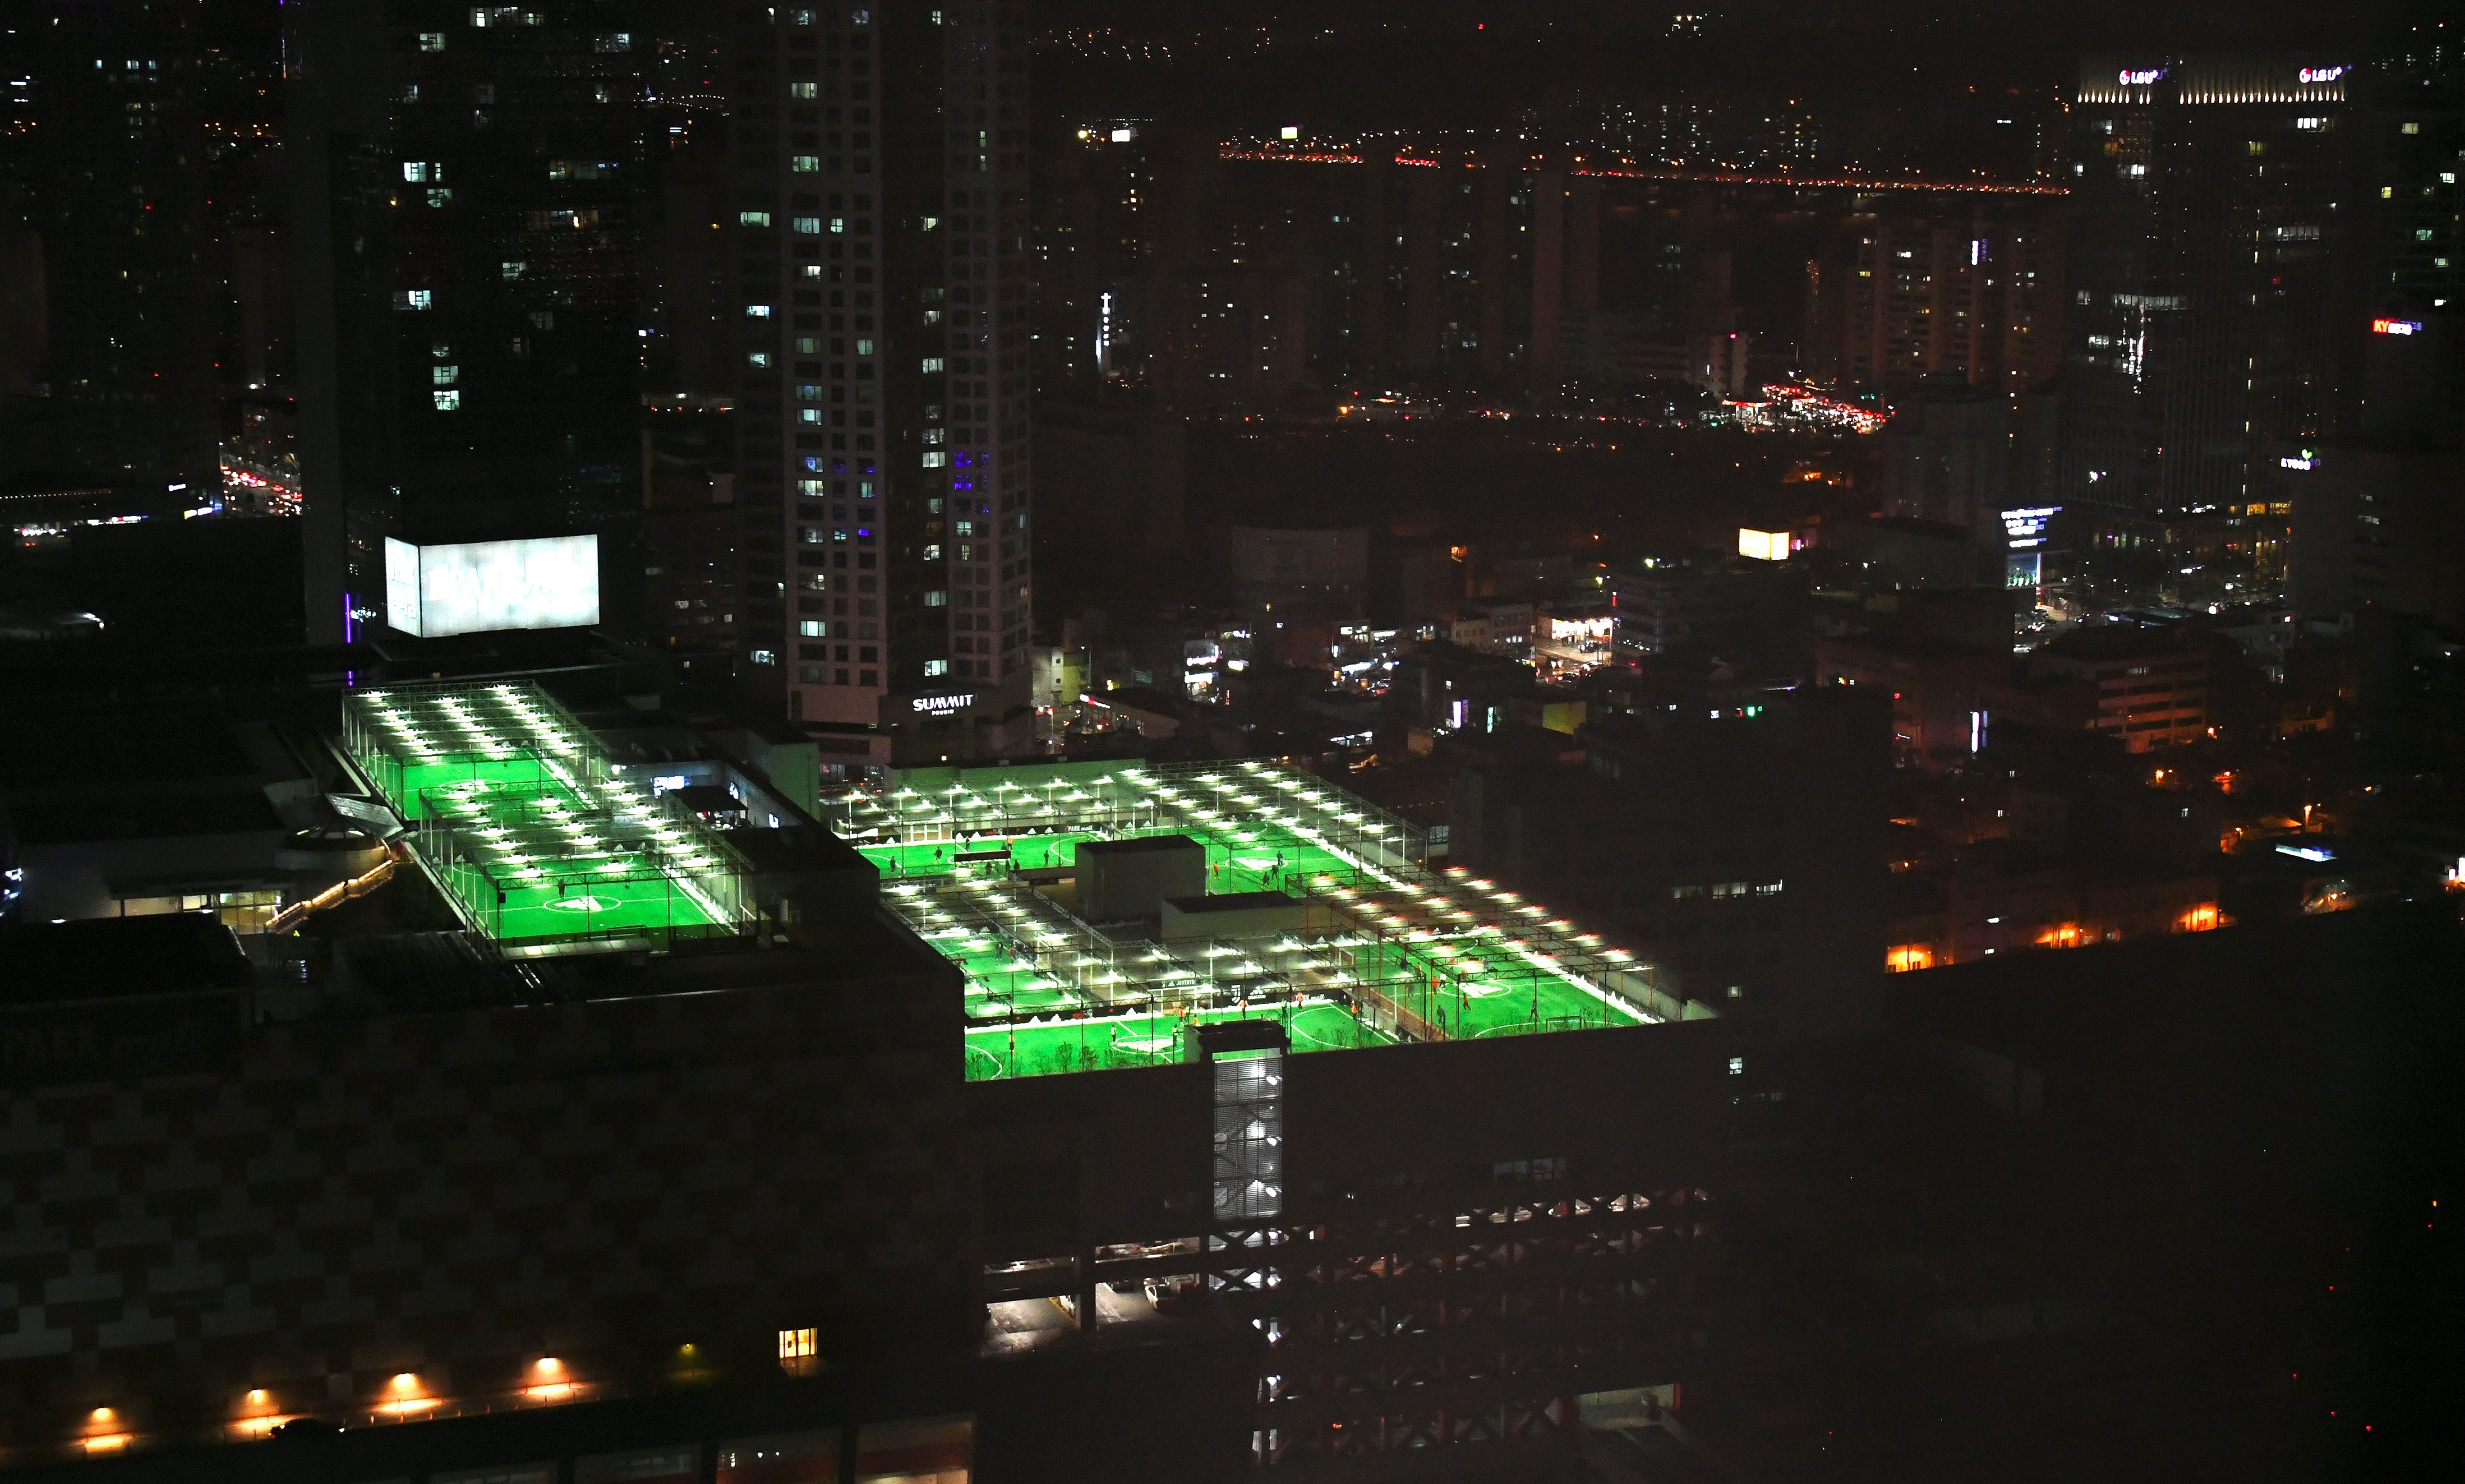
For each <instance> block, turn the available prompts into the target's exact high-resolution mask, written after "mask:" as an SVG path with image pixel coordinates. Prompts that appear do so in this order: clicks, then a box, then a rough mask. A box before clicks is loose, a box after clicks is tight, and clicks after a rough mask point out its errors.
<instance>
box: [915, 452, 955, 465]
mask: <svg viewBox="0 0 2465 1484" xmlns="http://www.w3.org/2000/svg"><path fill="white" fill-rule="evenodd" d="M949 459H950V455H949V454H944V453H943V452H942V451H941V450H939V449H934V450H932V451H930V452H928V453H927V454H925V455H924V462H923V465H922V467H924V468H926V469H940V468H942V467H944V465H946V464H947V463H948V462H949Z"/></svg>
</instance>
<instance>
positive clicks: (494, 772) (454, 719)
mask: <svg viewBox="0 0 2465 1484" xmlns="http://www.w3.org/2000/svg"><path fill="white" fill-rule="evenodd" d="M343 735H344V743H345V745H346V746H348V747H349V749H350V752H351V755H352V757H353V758H354V760H356V761H357V762H358V764H360V767H361V769H362V771H364V772H365V773H366V774H367V776H368V779H369V781H370V782H371V783H373V784H374V785H375V786H376V788H377V791H378V792H379V793H381V794H382V795H384V797H385V800H386V802H387V803H388V804H389V805H391V806H392V807H393V808H394V810H395V811H396V812H397V813H399V814H400V815H401V816H402V817H403V820H404V821H405V822H406V823H407V824H409V825H411V827H412V829H413V831H414V836H413V843H412V853H413V855H414V856H415V857H416V858H417V859H418V861H419V863H420V866H421V868H422V869H423V870H424V871H426V872H427V874H428V875H430V876H431V877H432V878H433V879H434V880H435V882H436V883H437V885H438V886H439V887H441V888H442V889H443V890H444V891H445V893H446V894H447V896H449V897H451V898H452V899H453V901H454V902H455V906H456V908H457V909H458V910H459V911H460V912H461V913H462V915H463V917H464V918H465V919H467V920H468V921H469V922H470V923H471V925H472V926H474V927H476V928H477V929H478V930H479V931H481V932H483V933H485V934H487V935H488V936H489V937H490V938H493V939H495V940H497V941H499V942H501V943H504V944H507V945H508V946H514V947H524V948H531V949H540V950H547V949H553V948H555V947H556V946H558V945H561V944H571V943H575V942H581V941H648V942H650V943H652V944H654V945H656V946H666V945H667V944H669V943H671V942H673V941H675V940H676V939H677V938H679V937H685V938H692V937H714V936H722V935H732V934H735V933H737V932H740V931H742V930H743V923H744V919H745V912H744V905H743V902H744V886H743V883H744V866H743V863H742V861H741V860H740V859H739V858H738V857H737V855H736V853H735V852H734V851H733V850H732V849H730V848H729V847H728V846H727V845H726V844H725V843H724V842H722V840H720V839H719V838H718V837H717V835H715V834H714V833H712V832H711V831H708V830H706V829H704V828H703V827H701V826H700V824H699V823H697V822H695V821H694V820H692V819H691V818H689V817H688V816H686V815H684V814H682V813H680V812H678V811H677V810H675V809H672V808H669V807H667V806H666V805H665V804H663V803H662V802H660V800H659V799H658V798H657V797H656V796H655V795H654V794H653V792H652V791H651V789H650V787H649V786H648V785H647V784H646V783H637V782H635V781H633V780H631V779H628V778H626V777H623V776H621V775H619V774H618V773H617V772H616V771H615V769H614V768H613V767H611V765H610V763H609V760H608V756H607V754H606V752H605V751H604V750H602V749H601V747H600V746H599V744H598V742H597V740H596V739H595V738H593V737H592V736H591V734H590V732H589V730H588V728H587V727H585V726H583V725H582V723H581V722H579V721H577V720H574V719H573V717H572V716H571V715H570V714H569V713H567V712H566V710H565V708H563V707H562V706H559V705H558V704H557V703H556V702H555V701H554V700H552V699H550V698H548V696H547V694H546V693H545V692H544V691H542V690H541V689H540V688H539V687H538V686H536V685H534V684H531V683H529V682H527V681H524V682H516V683H506V684H459V683H447V684H442V685H436V684H431V685H407V686H388V687H384V688H381V689H374V690H365V691H354V692H351V693H350V694H349V695H348V696H347V697H346V698H344V709H343Z"/></svg>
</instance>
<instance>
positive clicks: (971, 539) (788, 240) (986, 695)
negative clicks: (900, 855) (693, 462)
mask: <svg viewBox="0 0 2465 1484" xmlns="http://www.w3.org/2000/svg"><path fill="white" fill-rule="evenodd" d="M1024 27H1025V19H1024V12H1023V11H1022V10H1021V8H1020V7H1018V6H1016V5H1010V4H1003V5H994V6H985V7H975V8H961V9H955V10H945V11H927V10H925V9H923V8H922V7H921V6H912V5H906V4H899V5H889V6H872V7H850V6H845V5H831V6H824V7H820V8H817V9H804V8H785V7H783V8H779V9H776V10H769V11H762V12H761V13H760V15H759V16H758V17H756V18H755V20H754V21H753V22H751V23H748V25H747V26H745V27H742V28H740V29H739V31H738V32H737V33H736V36H735V45H734V49H733V56H732V61H731V67H732V86H731V89H730V91H731V93H732V94H733V96H734V97H735V98H736V99H737V100H738V102H737V106H736V109H735V111H734V113H733V116H732V120H731V122H730V125H729V127H730V128H731V130H732V131H733V138H734V141H735V146H736V159H737V163H738V171H737V196H738V201H737V210H736V213H735V215H734V217H733V218H732V219H729V220H727V221H725V222H723V223H722V232H723V233H726V234H727V237H728V240H729V241H730V243H731V247H730V249H729V251H730V252H731V253H732V255H733V256H734V258H735V261H736V264H737V267H738V269H739V274H738V277H737V279H736V282H737V284H738V286H739V288H740V290H741V293H740V295H739V297H738V301H737V303H736V305H735V309H734V315H735V318H736V319H737V321H738V322H739V326H740V330H741V340H740V343H739V348H738V352H737V354H738V357H739V362H738V376H739V381H738V388H739V392H738V395H737V398H736V409H737V411H736V417H737V439H738V462H737V504H738V508H739V510H740V511H741V512H742V514H743V516H744V526H743V549H744V613H743V616H742V618H741V621H740V622H739V624H738V626H737V632H738V642H739V645H740V656H739V657H740V666H741V668H740V675H741V677H742V678H743V680H744V684H745V685H746V686H747V687H748V691H749V693H750V694H752V695H754V696H755V697H757V698H758V699H759V703H760V704H763V705H766V706H767V705H776V706H777V708H778V709H779V712H780V713H781V714H782V715H783V716H785V717H786V718H788V720H793V721H797V722H800V723H802V724H804V725H805V726H806V727H807V729H808V730H810V731H811V732H813V733H814V734H815V735H816V737H817V738H821V739H823V740H824V741H825V742H826V743H827V745H829V746H831V747H832V748H833V749H835V750H836V751H837V752H838V753H839V754H840V755H841V756H842V757H843V758H845V759H846V760H848V761H850V762H852V763H858V764H864V765H868V766H878V767H886V766H888V765H889V764H892V763H893V762H894V761H899V762H906V761H911V760H913V759H918V758H921V759H922V760H924V761H928V762H929V761H934V760H937V759H940V758H944V757H952V756H957V757H966V756H973V755H976V754H978V753H979V752H981V753H985V754H988V755H997V754H1000V753H1003V752H1009V751H1016V750H1021V749H1023V748H1024V747H1026V746H1027V745H1028V744H1029V743H1030V742H1032V741H1033V731H1034V726H1033V722H1034V711H1033V705H1032V704H1031V698H1030V695H1029V679H1030V677H1029V674H1028V665H1027V646H1028V630H1029V614H1030V607H1029V605H1030V602H1031V599H1032V597H1033V583H1032V577H1031V570H1030V569H1031V565H1032V564H1031V561H1030V556H1029V546H1030V533H1029V526H1028V522H1029V513H1030V504H1031V500H1030V487H1031V476H1030V470H1029V463H1028V456H1029V455H1028V434H1027V389H1028V380H1027V371H1028V365H1027V360H1028V333H1027V318H1028V303H1027V275H1026V262H1027V257H1026V253H1027V234H1028V221H1027V210H1028V197H1027V151H1026V134H1027V130H1026V118H1027V42H1026V34H1025V30H1024Z"/></svg>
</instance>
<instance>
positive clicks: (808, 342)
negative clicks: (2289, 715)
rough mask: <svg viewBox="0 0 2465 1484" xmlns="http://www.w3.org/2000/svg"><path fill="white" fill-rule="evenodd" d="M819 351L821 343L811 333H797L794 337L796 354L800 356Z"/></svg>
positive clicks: (818, 352) (818, 353) (811, 354)
mask: <svg viewBox="0 0 2465 1484" xmlns="http://www.w3.org/2000/svg"><path fill="white" fill-rule="evenodd" d="M821 353H822V343H821V341H820V339H818V338H817V337H815V336H811V335H799V336H797V337H796V354H798V355H800V356H816V355H820V354H821Z"/></svg>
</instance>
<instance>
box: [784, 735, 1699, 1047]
mask: <svg viewBox="0 0 2465 1484" xmlns="http://www.w3.org/2000/svg"><path fill="white" fill-rule="evenodd" d="M821 814H822V817H823V819H824V822H825V823H827V824H829V825H830V826H831V828H832V829H833V830H834V831H837V832H838V833H839V834H840V835H841V836H842V837H843V838H844V839H846V840H848V841H849V842H850V843H851V844H854V845H855V847H856V848H857V849H858V851H860V852H861V853H863V854H864V855H865V857H866V858H867V859H869V860H871V861H872V862H873V863H874V865H875V866H876V868H877V869H878V870H879V872H880V873H881V891H882V897H883V899H884V901H885V902H887V903H888V904H889V905H890V907H891V908H892V909H893V910H894V911H896V912H897V913H898V914H899V916H900V917H901V918H903V919H905V920H906V921H907V923H908V924H909V925H910V926H912V927H913V928H914V929H915V930H916V932H917V933H918V934H919V935H920V936H922V938H923V939H924V940H925V941H927V942H929V943H931V944H933V945H934V946H935V947H936V948H938V949H940V950H941V951H942V953H943V954H944V955H945V956H947V957H948V958H950V959H951V960H952V961H953V962H955V963H958V964H959V966H960V967H961V969H962V970H963V971H964V972H965V974H966V1015H967V1030H966V1037H967V1074H968V1075H969V1076H970V1077H972V1078H977V1079H985V1078H991V1077H1002V1076H1023V1075H1032V1074H1043V1073H1055V1072H1073V1071H1095V1070H1100V1069H1104V1068H1111V1067H1122V1066H1140V1065H1147V1064H1151V1063H1155V1062H1161V1061H1174V1060H1180V1059H1183V1058H1184V1057H1185V1056H1187V1055H1188V1054H1189V1052H1190V1050H1191V1035H1190V1030H1191V1028H1193V1027H1195V1026H1202V1025H1209V1024H1213V1023H1217V1022H1221V1021H1227V1020H1241V1019H1255V1018H1261V1017H1264V1018H1272V1019H1274V1020H1277V1022H1279V1023H1280V1024H1282V1025H1283V1027H1284V1029H1285V1033H1286V1035H1287V1037H1288V1040H1289V1044H1290V1046H1291V1047H1292V1049H1293V1050H1295V1051H1297V1052H1312V1051H1322V1050H1335V1049H1341V1048H1351V1047H1365V1046H1381V1045H1391V1044H1395V1043H1397V1042H1400V1041H1407V1040H1410V1041H1445V1040H1465V1039H1475V1038H1481V1037H1490V1036H1505V1035H1528V1034H1533V1033H1538V1032H1545V1031H1555V1030H1580V1029H1588V1028H1607V1027H1616V1026H1634V1025H1649V1024H1654V1023H1657V1022H1660V1021H1664V1020H1673V1019H1679V1018H1688V1017H1695V1018H1700V1017H1704V1016H1707V1015H1708V1014H1709V1013H1710V1011H1709V1010H1708V1009H1707V1008H1704V1007H1701V1006H1695V1005H1689V1004H1687V1003H1685V1002H1683V1001H1680V1000H1678V999H1677V998H1675V997H1673V996H1672V995H1670V994H1669V993H1667V992H1665V991H1664V990H1663V989H1662V988H1661V987H1660V984H1659V975H1658V973H1657V971H1656V969H1655V968H1654V965H1653V964H1652V963H1649V962H1647V961H1646V960H1645V959H1644V958H1643V957H1642V956H1641V955H1640V954H1638V953H1637V952H1635V951H1634V950H1632V949H1630V948H1627V947H1623V946H1620V945H1618V944H1615V943H1613V942H1610V941H1608V940H1607V939H1606V938H1605V937H1604V936H1603V935H1602V934H1600V933H1598V932H1596V931H1592V930H1590V929H1588V927H1586V926H1585V925H1584V924H1582V923H1579V922H1577V921H1575V920H1573V919H1570V918H1568V917H1566V916H1564V915H1561V914H1560V913H1558V912H1556V911H1555V910H1553V909H1552V908H1550V907H1548V906H1546V905H1544V904H1543V903H1539V902H1534V901H1530V900H1526V899H1525V898H1524V897H1521V895H1519V894H1517V893H1516V892H1513V891H1511V890H1508V889H1507V888H1505V887H1503V886H1501V885H1499V884H1498V883H1496V882H1493V881H1489V880H1484V879H1481V878H1479V877H1477V876H1475V875H1472V874H1471V873H1470V872H1468V871H1465V870H1463V869H1461V868H1451V867H1446V866H1443V865H1439V866H1434V867H1433V866H1432V864H1431V862H1430V857H1429V841H1428V836H1427V832H1426V831H1423V830H1421V829H1419V828H1418V827H1416V826H1413V825H1411V824H1409V823H1407V822H1406V821H1404V820H1401V819H1399V818H1396V817H1395V816H1393V815H1391V814H1388V812H1386V811H1385V810H1383V809H1380V808H1376V807H1375V806H1373V805H1371V804H1369V803H1367V802H1366V801H1364V800H1362V799H1360V798H1359V797H1357V796H1355V795H1354V794H1352V793H1350V792H1349V791H1347V790H1345V789H1344V788H1343V787H1341V786H1336V785H1334V784H1332V783H1329V782H1328V781H1326V780H1325V779H1322V778H1320V777H1318V776H1316V775H1314V774H1311V773H1307V772H1303V771H1301V770H1299V769H1298V768H1294V767H1292V766H1289V765H1287V764H1280V763H1275V762H1268V761H1263V760H1248V761H1241V762H1228V763H1206V764H1139V763H1118V762H1115V763H1060V764H1030V765H1024V766H1011V767H984V768H968V769H951V768H939V769H920V770H913V771H909V772H905V773H901V774H899V775H898V777H897V780H896V782H895V784H894V785H893V786H891V787H890V788H889V789H887V790H885V791H868V790H855V791H851V792H848V793H846V794H844V795H841V796H839V797H837V798H834V799H826V800H824V801H823V804H822V808H821ZM1143 839H1156V840H1164V839H1178V840H1184V841H1188V842H1189V843H1190V845H1191V846H1192V847H1193V849H1192V850H1191V851H1190V857H1189V858H1190V869H1192V870H1195V869H1197V868H1196V861H1197V856H1198V854H1199V853H1201V852H1203V854H1204V875H1203V877H1202V878H1200V883H1199V886H1200V891H1201V892H1202V893H1203V896H1204V898H1205V899H1204V901H1200V900H1194V899H1193V897H1191V896H1181V897H1169V896H1167V897H1164V898H1163V900H1162V904H1161V911H1160V912H1154V913H1143V914H1141V915H1139V916H1137V917H1134V918H1127V919H1123V918H1119V917H1116V916H1115V915H1114V914H1115V913H1116V912H1118V910H1119V908H1120V903H1119V901H1118V900H1109V901H1099V900H1098V899H1097V897H1095V896H1094V895H1093V894H1091V892H1090V890H1089V876H1090V875H1091V873H1093V872H1095V871H1096V870H1098V869H1099V868H1098V867H1096V866H1095V865H1093V864H1092V862H1093V860H1094V858H1095V857H1096V856H1099V855H1100V854H1101V853H1103V851H1104V849H1105V847H1106V846H1108V845H1110V844H1113V843H1117V842H1124V841H1133V840H1143ZM1190 884H1191V883H1189V882H1184V883H1183V886H1184V888H1185V890H1186V889H1187V888H1188V886H1189V885H1190ZM1216 903H1222V904H1224V905H1225V906H1226V907H1227V908H1228V909H1230V910H1226V911H1221V912H1216V911H1209V910H1206V908H1207V907H1208V906H1210V905H1212V904H1216ZM1278 903H1280V904H1281V908H1282V910H1280V911H1279V910H1277V904H1278Z"/></svg>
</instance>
